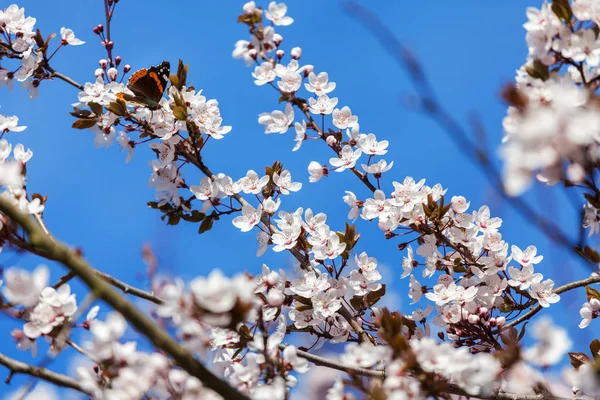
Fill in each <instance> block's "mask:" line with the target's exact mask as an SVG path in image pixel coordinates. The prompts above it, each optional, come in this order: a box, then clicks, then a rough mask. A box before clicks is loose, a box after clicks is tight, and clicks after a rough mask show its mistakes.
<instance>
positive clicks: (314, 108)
mask: <svg viewBox="0 0 600 400" xmlns="http://www.w3.org/2000/svg"><path fill="white" fill-rule="evenodd" d="M337 103H338V98H337V97H332V98H329V96H327V95H326V94H322V95H320V96H319V97H318V98H317V99H316V100H315V99H314V98H312V97H310V98H309V99H308V105H309V106H310V112H311V113H313V114H320V115H328V114H331V113H332V112H333V109H334V107H335V106H336V105H337Z"/></svg>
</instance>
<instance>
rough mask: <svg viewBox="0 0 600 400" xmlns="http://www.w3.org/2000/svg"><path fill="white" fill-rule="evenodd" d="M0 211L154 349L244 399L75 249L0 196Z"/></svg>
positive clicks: (217, 387)
mask: <svg viewBox="0 0 600 400" xmlns="http://www.w3.org/2000/svg"><path fill="white" fill-rule="evenodd" d="M0 211H1V212H2V213H3V214H5V215H6V216H8V217H9V218H10V219H11V220H13V221H15V222H17V223H18V224H19V225H20V226H22V227H23V229H24V230H25V231H26V232H27V234H28V236H29V243H31V245H33V246H35V247H38V248H40V249H42V250H43V251H44V252H45V253H46V254H48V255H49V256H50V257H51V259H54V260H56V261H59V262H60V263H62V264H63V265H64V266H65V267H67V268H68V269H69V270H71V271H73V272H75V273H76V274H77V276H78V277H80V278H81V280H83V282H84V283H85V284H86V285H87V286H88V287H89V288H90V289H91V291H92V293H93V294H94V295H95V296H96V297H97V298H99V299H102V300H104V301H105V302H106V303H108V304H109V305H110V306H111V307H112V308H114V309H115V310H116V311H118V312H119V313H121V314H122V315H123V317H125V319H126V320H127V321H128V322H129V323H130V324H131V325H132V326H133V327H134V328H135V329H136V330H137V331H138V332H139V333H141V334H142V335H144V336H145V337H147V338H148V339H149V340H150V341H151V342H152V344H154V346H155V347H156V348H157V349H159V350H162V351H163V352H164V353H165V354H167V355H168V356H170V357H171V358H172V359H173V360H174V361H175V363H176V364H177V365H179V366H180V367H181V368H182V369H184V370H185V371H186V372H187V373H189V374H190V375H191V376H194V377H196V378H198V379H199V380H200V381H201V382H202V384H203V385H204V386H205V387H207V388H209V389H212V390H214V391H215V392H216V393H218V394H220V395H221V396H223V397H225V398H227V399H238V400H242V399H243V400H246V399H247V397H246V396H245V395H243V394H241V393H239V392H238V391H237V390H235V389H234V388H233V387H231V386H230V385H229V384H227V383H226V382H224V381H222V380H221V379H219V378H218V377H217V376H216V375H214V374H213V373H212V372H211V371H209V370H208V369H207V368H206V367H205V366H204V365H202V364H201V363H200V362H199V361H198V360H197V359H196V358H194V356H193V355H192V354H191V353H190V352H189V351H187V350H186V349H184V348H183V347H181V346H179V344H177V342H175V341H174V340H173V339H172V338H171V337H170V336H169V335H168V334H167V333H166V332H165V331H164V330H162V329H160V328H159V327H158V325H157V324H156V323H155V322H154V321H152V320H151V319H150V318H148V317H147V316H146V315H145V314H144V313H142V312H141V311H140V310H138V309H137V308H136V307H135V306H134V305H133V304H131V303H130V302H129V301H128V300H127V299H125V298H124V297H123V296H121V295H120V294H119V293H117V292H116V291H115V290H114V289H112V288H111V287H110V286H109V284H108V283H107V282H106V281H105V280H104V279H102V278H101V277H100V276H98V274H97V271H96V270H94V269H93V268H92V267H91V266H90V265H89V264H88V263H87V262H86V261H85V260H84V259H83V258H82V257H81V255H80V254H79V253H78V252H76V251H73V250H71V249H70V248H69V247H68V246H66V245H64V244H62V243H60V242H58V241H56V240H53V239H51V238H50V237H49V236H48V235H47V234H46V233H45V232H44V231H43V230H42V229H41V228H40V227H39V226H38V224H36V223H35V222H34V221H33V220H32V219H31V218H30V217H29V215H27V214H24V213H22V212H21V211H20V210H19V209H18V208H16V207H15V206H14V205H13V204H12V203H11V202H10V200H8V199H5V198H0Z"/></svg>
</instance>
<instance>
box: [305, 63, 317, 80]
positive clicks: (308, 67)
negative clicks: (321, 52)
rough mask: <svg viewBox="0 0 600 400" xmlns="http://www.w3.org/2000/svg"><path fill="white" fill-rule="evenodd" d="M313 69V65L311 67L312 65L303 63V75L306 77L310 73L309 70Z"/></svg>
mask: <svg viewBox="0 0 600 400" xmlns="http://www.w3.org/2000/svg"><path fill="white" fill-rule="evenodd" d="M314 70H315V67H313V66H312V65H305V66H304V77H305V78H307V77H308V75H310V73H311V72H313V71H314Z"/></svg>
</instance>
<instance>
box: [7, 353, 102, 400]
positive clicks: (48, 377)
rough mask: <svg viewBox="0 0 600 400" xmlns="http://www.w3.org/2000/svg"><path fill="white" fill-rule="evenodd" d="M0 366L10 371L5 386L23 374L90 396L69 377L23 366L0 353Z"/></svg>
mask: <svg viewBox="0 0 600 400" xmlns="http://www.w3.org/2000/svg"><path fill="white" fill-rule="evenodd" d="M0 364H2V365H4V366H5V367H7V368H8V369H9V370H10V374H9V375H8V377H7V378H6V383H7V384H8V383H10V380H11V378H12V377H13V375H17V374H24V375H30V376H33V377H35V378H39V379H42V380H44V381H46V382H50V383H53V384H55V385H58V386H61V387H65V388H69V389H74V390H77V391H79V392H81V393H85V394H87V395H91V393H90V392H89V391H88V390H87V389H85V388H84V387H83V386H81V384H80V383H79V382H78V381H77V380H75V379H73V378H71V377H69V376H66V375H62V374H58V373H56V372H53V371H50V370H48V369H46V368H42V367H36V366H33V365H29V364H25V363H23V362H21V361H17V360H14V359H12V358H9V357H7V356H5V355H4V354H1V353H0Z"/></svg>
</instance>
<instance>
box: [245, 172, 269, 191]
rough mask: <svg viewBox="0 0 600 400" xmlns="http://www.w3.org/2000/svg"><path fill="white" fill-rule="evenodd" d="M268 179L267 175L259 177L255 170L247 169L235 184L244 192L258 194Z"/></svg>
mask: <svg viewBox="0 0 600 400" xmlns="http://www.w3.org/2000/svg"><path fill="white" fill-rule="evenodd" d="M269 179H270V178H269V176H268V175H264V176H262V177H260V178H259V176H258V174H257V173H256V172H254V171H253V170H249V171H248V172H247V173H246V176H245V177H243V178H241V179H240V180H239V181H237V185H238V186H239V187H240V189H241V190H242V191H243V192H244V193H246V194H258V193H260V192H261V190H262V188H263V187H265V185H266V184H267V183H269Z"/></svg>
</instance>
